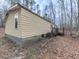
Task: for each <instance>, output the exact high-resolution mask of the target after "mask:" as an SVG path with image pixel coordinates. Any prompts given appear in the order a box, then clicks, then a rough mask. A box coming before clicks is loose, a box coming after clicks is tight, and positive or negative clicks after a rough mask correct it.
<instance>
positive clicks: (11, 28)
mask: <svg viewBox="0 0 79 59" xmlns="http://www.w3.org/2000/svg"><path fill="white" fill-rule="evenodd" d="M17 12H18V16H19V18H18V28H17V29H16V28H15V18H14V16H15V14H16V13H17ZM5 33H6V34H8V35H12V36H15V37H21V27H20V10H19V11H12V12H9V15H8V18H7V22H6V28H5Z"/></svg>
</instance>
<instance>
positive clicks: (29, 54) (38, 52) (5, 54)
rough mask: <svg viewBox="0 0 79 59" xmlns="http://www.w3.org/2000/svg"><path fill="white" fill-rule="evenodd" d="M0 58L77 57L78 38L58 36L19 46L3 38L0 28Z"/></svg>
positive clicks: (48, 58)
mask: <svg viewBox="0 0 79 59" xmlns="http://www.w3.org/2000/svg"><path fill="white" fill-rule="evenodd" d="M0 59H79V38H78V37H77V38H76V37H74V36H73V38H72V37H69V36H62V37H60V36H58V37H52V38H51V39H42V40H39V41H36V42H33V43H31V44H28V45H27V44H26V46H25V47H19V46H17V45H16V44H15V43H13V42H11V41H9V40H8V38H5V36H4V29H2V28H1V29H0Z"/></svg>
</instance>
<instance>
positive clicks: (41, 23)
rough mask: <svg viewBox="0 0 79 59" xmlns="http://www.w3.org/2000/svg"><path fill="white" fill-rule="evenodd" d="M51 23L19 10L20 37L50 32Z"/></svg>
mask: <svg viewBox="0 0 79 59" xmlns="http://www.w3.org/2000/svg"><path fill="white" fill-rule="evenodd" d="M50 25H51V23H49V22H47V21H45V20H43V19H42V18H40V17H38V16H36V15H34V14H33V13H31V12H29V11H27V10H25V9H23V8H21V30H22V37H23V38H26V37H31V36H37V35H41V34H44V33H47V32H50V31H51V27H50Z"/></svg>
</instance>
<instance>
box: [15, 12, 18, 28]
mask: <svg viewBox="0 0 79 59" xmlns="http://www.w3.org/2000/svg"><path fill="white" fill-rule="evenodd" d="M15 28H16V29H17V28H18V13H16V14H15Z"/></svg>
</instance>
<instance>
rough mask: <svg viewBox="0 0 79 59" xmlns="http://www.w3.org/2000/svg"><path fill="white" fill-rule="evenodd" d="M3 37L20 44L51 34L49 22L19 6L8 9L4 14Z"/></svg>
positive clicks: (51, 24)
mask: <svg viewBox="0 0 79 59" xmlns="http://www.w3.org/2000/svg"><path fill="white" fill-rule="evenodd" d="M5 19H6V25H5V35H6V37H8V38H10V39H12V41H14V42H16V43H17V44H20V43H21V42H25V41H28V40H33V39H35V38H37V37H40V36H41V35H42V34H46V33H49V32H51V30H52V28H51V26H54V24H53V23H51V21H49V20H46V19H44V18H43V17H41V16H39V15H37V14H36V13H34V12H32V11H31V10H29V9H28V8H25V7H24V6H22V5H20V4H16V5H14V6H13V7H11V8H9V10H8V12H7V14H6V17H5Z"/></svg>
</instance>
